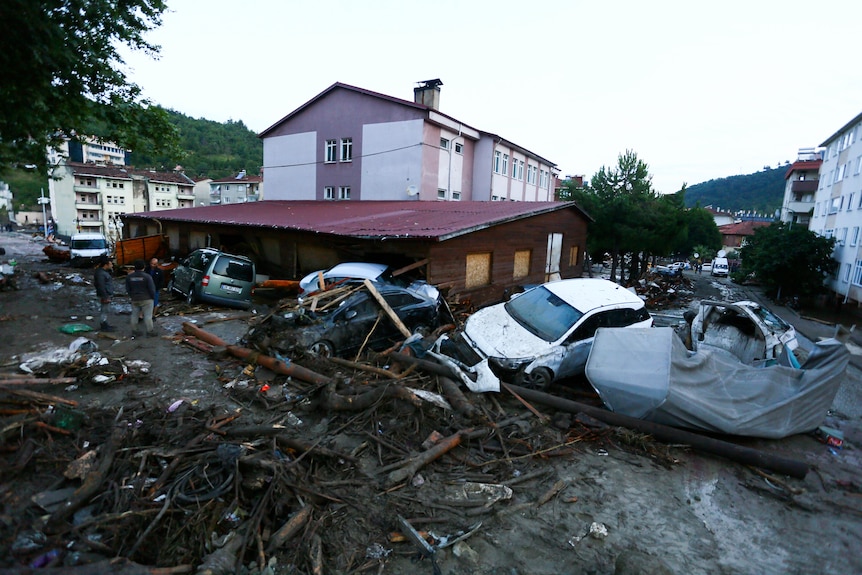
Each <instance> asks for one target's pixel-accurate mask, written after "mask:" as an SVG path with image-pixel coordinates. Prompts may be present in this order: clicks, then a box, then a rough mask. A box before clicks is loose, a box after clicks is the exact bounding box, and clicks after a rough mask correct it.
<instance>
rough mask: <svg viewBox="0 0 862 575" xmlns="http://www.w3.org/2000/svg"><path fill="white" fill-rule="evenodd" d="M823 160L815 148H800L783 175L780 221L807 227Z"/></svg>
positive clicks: (812, 209)
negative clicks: (794, 159)
mask: <svg viewBox="0 0 862 575" xmlns="http://www.w3.org/2000/svg"><path fill="white" fill-rule="evenodd" d="M822 164H823V158H822V157H821V154H820V152H818V151H817V150H816V149H815V148H800V149H799V153H798V154H797V155H796V161H795V162H793V163H792V164H790V167H789V168H787V172H786V173H785V174H784V181H785V185H784V200H783V202H782V204H781V221H782V222H785V223H788V224H800V225H804V226H807V225H808V223H809V222H810V221H811V214H812V213H813V211H814V194H815V193H816V192H817V188H818V184H819V179H820V166H821V165H822Z"/></svg>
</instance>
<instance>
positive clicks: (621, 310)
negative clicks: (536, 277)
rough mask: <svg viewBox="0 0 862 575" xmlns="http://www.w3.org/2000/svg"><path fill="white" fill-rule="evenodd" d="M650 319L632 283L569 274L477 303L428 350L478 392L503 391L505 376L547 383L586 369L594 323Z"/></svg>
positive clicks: (637, 323)
mask: <svg viewBox="0 0 862 575" xmlns="http://www.w3.org/2000/svg"><path fill="white" fill-rule="evenodd" d="M652 324H653V320H652V317H650V315H649V313H648V312H647V310H646V306H645V305H644V302H643V300H642V299H640V298H639V297H638V296H637V295H635V294H634V293H633V292H631V291H629V290H628V289H626V288H624V287H622V286H620V285H617V284H615V283H613V282H610V281H608V280H604V279H597V278H595V279H594V278H576V279H565V280H558V281H554V282H549V283H545V284H542V285H539V286H536V287H533V288H531V289H528V290H527V291H525V292H523V293H520V294H516V295H514V296H512V298H511V299H510V300H509V301H507V302H505V303H500V304H496V305H492V306H488V307H485V308H482V309H480V310H478V311H477V312H475V313H474V314H473V315H471V316H470V317H469V318H468V319H467V321H466V323H465V324H464V328H463V329H462V330H459V331H455V332H453V333H451V334H444V335H442V336H440V338H438V339H437V340H436V342H435V343H434V345H433V347H432V349H431V350H430V353H431V354H432V355H433V356H434V357H435V358H436V359H437V360H438V361H440V362H442V363H444V364H447V365H449V366H450V367H452V368H454V369H455V370H456V372H457V373H459V374H461V375H462V378H461V379H462V380H463V382H464V383H465V385H467V387H468V388H470V389H471V390H473V391H497V390H499V382H500V380H503V381H510V382H513V383H517V384H519V385H522V386H524V387H532V388H536V389H547V388H548V387H549V386H550V385H551V383H553V382H554V381H557V380H559V379H562V378H565V377H570V376H574V375H578V374H581V373H583V370H584V365H585V364H586V361H587V356H588V355H589V353H590V346H591V344H592V341H593V336H594V335H595V332H596V329H598V328H600V327H650V326H652Z"/></svg>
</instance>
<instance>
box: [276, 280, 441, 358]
mask: <svg viewBox="0 0 862 575" xmlns="http://www.w3.org/2000/svg"><path fill="white" fill-rule="evenodd" d="M374 287H375V289H376V290H377V292H378V293H379V294H380V295H381V296H382V297H383V299H384V300H385V301H386V304H387V305H388V306H389V307H390V308H391V309H392V311H393V312H395V315H397V316H398V318H399V319H400V320H401V322H402V323H403V324H404V325H405V327H407V329H409V330H410V331H411V332H415V333H422V334H427V332H429V331H430V330H432V329H434V328H436V327H437V326H438V323H439V309H440V304H441V302H440V300H439V299H437V300H431V299H428V298H423V297H420V296H419V295H418V294H416V293H414V292H412V291H410V290H408V289H405V288H402V287H399V286H393V285H389V284H375V285H374ZM272 324H273V328H274V329H275V330H276V332H277V335H276V336H275V338H274V347H275V348H276V349H278V350H279V351H282V352H285V353H290V352H291V351H293V350H295V349H297V348H299V349H303V350H307V351H309V352H311V353H313V354H315V355H318V356H322V357H332V356H336V357H347V356H349V355H352V354H355V353H356V352H357V351H359V349H360V348H361V347H362V346H363V345H365V346H366V347H369V348H371V349H374V350H381V349H385V348H387V347H389V346H391V345H393V344H395V343H397V342H399V341H402V340H404V339H405V337H404V334H402V333H401V332H400V331H399V330H398V328H397V327H396V326H395V324H394V323H393V321H392V320H391V319H390V318H389V316H388V315H387V314H386V313H385V312H384V311H383V308H382V307H381V306H380V304H379V303H378V302H377V300H376V299H375V298H374V296H373V295H372V294H371V293H369V292H368V291H367V290H365V289H361V290H358V291H357V292H356V293H354V294H352V295H350V296H349V297H347V298H345V299H344V300H342V301H341V302H340V303H339V305H338V307H336V308H333V309H332V310H325V311H309V310H306V308H299V310H298V311H295V312H290V313H288V314H286V315H279V316H273V318H272Z"/></svg>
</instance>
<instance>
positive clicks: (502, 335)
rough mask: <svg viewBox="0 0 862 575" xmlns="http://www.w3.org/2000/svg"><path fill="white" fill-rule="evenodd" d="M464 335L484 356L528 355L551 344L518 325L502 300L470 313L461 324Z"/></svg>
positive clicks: (538, 351)
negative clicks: (500, 302) (499, 302)
mask: <svg viewBox="0 0 862 575" xmlns="http://www.w3.org/2000/svg"><path fill="white" fill-rule="evenodd" d="M464 335H466V336H467V337H468V338H469V339H470V341H472V342H473V345H474V346H475V347H476V348H478V351H480V352H482V353H483V354H485V355H486V356H488V357H505V358H509V359H517V358H529V357H535V356H537V355H540V354H541V353H543V352H544V351H545V350H547V349H548V348H549V347H551V344H550V343H548V342H547V341H545V340H543V339H541V338H539V337H536V336H535V335H533V334H532V333H530V332H529V331H527V330H526V329H524V328H523V327H521V324H519V323H518V322H517V321H515V319H514V318H513V317H512V316H510V315H509V312H507V311H506V308H505V306H504V304H497V305H492V306H489V307H486V308H483V309H480V310H479V311H477V312H475V313H474V314H473V315H471V316H470V318H469V319H468V320H467V323H466V324H465V325H464Z"/></svg>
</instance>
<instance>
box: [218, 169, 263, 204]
mask: <svg viewBox="0 0 862 575" xmlns="http://www.w3.org/2000/svg"><path fill="white" fill-rule="evenodd" d="M209 188H210V192H209V203H210V205H213V204H244V203H245V202H257V201H260V200H262V199H263V178H262V177H260V176H249V175H248V174H246V172H245V170H242V171H241V172H239V173H238V174H237V175H235V176H229V177H227V178H220V179H218V180H210V182H209Z"/></svg>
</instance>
